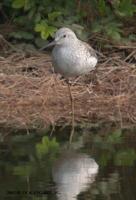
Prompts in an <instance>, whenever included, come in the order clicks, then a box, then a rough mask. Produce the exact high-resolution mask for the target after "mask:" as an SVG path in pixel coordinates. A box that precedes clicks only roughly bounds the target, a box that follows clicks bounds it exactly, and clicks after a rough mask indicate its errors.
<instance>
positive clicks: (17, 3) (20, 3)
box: [12, 0, 26, 9]
mask: <svg viewBox="0 0 136 200" xmlns="http://www.w3.org/2000/svg"><path fill="white" fill-rule="evenodd" d="M25 1H26V0H13V2H12V7H13V8H16V9H19V8H23V7H24V6H25Z"/></svg>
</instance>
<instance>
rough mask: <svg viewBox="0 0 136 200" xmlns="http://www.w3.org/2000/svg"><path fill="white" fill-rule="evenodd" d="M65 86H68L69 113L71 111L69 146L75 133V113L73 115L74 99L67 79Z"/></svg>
mask: <svg viewBox="0 0 136 200" xmlns="http://www.w3.org/2000/svg"><path fill="white" fill-rule="evenodd" d="M67 84H68V90H69V96H70V102H71V111H72V128H71V133H70V138H69V143H70V144H71V142H72V138H73V135H74V132H75V113H74V98H73V96H72V91H71V87H70V86H71V85H70V82H69V80H68V79H67Z"/></svg>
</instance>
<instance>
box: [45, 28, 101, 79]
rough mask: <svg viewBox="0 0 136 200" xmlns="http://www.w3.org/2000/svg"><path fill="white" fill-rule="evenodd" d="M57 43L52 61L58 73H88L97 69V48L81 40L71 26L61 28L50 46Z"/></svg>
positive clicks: (72, 74) (69, 75) (68, 75)
mask: <svg viewBox="0 0 136 200" xmlns="http://www.w3.org/2000/svg"><path fill="white" fill-rule="evenodd" d="M52 45H55V47H54V48H53V51H52V63H53V67H54V70H55V72H56V73H60V74H62V75H63V76H65V77H72V76H79V75H82V74H87V73H88V72H89V71H92V70H94V69H95V66H96V64H97V60H98V59H97V56H96V53H95V50H94V49H93V48H92V47H91V46H90V45H89V44H87V43H85V42H83V41H81V40H79V39H78V38H77V36H76V35H75V33H74V32H73V31H72V30H71V29H69V28H60V29H59V30H58V31H57V32H56V34H55V39H54V41H53V42H52V43H50V44H49V45H48V46H52Z"/></svg>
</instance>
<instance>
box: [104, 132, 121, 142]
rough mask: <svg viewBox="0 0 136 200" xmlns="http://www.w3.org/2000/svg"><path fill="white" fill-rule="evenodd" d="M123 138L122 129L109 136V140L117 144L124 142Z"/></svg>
mask: <svg viewBox="0 0 136 200" xmlns="http://www.w3.org/2000/svg"><path fill="white" fill-rule="evenodd" d="M122 139H123V137H122V131H121V129H119V130H116V131H115V132H113V133H112V134H110V135H109V136H108V138H107V142H110V143H115V144H116V143H120V142H122Z"/></svg>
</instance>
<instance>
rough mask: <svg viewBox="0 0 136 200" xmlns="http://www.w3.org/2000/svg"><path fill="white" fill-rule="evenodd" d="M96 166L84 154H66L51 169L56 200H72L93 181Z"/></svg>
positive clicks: (96, 169)
mask: <svg viewBox="0 0 136 200" xmlns="http://www.w3.org/2000/svg"><path fill="white" fill-rule="evenodd" d="M98 168H99V167H98V164H97V163H96V162H95V160H94V159H93V158H90V157H89V156H88V155H86V154H82V153H73V152H68V153H65V154H64V155H62V157H61V158H60V159H58V160H57V162H56V164H55V165H54V167H53V180H54V182H55V183H56V187H57V197H58V200H74V199H77V195H78V194H80V193H81V192H84V191H86V190H87V189H88V187H90V185H91V184H92V183H93V182H94V181H95V177H96V174H97V173H98Z"/></svg>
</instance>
